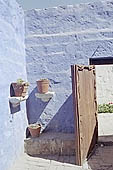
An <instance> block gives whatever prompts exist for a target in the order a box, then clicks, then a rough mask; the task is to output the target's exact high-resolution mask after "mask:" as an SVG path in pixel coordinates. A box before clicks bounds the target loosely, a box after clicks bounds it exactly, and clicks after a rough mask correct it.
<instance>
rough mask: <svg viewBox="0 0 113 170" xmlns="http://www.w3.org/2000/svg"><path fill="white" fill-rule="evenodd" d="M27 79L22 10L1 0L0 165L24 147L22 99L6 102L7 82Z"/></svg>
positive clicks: (8, 162) (8, 163)
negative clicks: (13, 103)
mask: <svg viewBox="0 0 113 170" xmlns="http://www.w3.org/2000/svg"><path fill="white" fill-rule="evenodd" d="M18 78H22V79H26V63H25V45H24V13H23V10H22V9H21V8H20V7H19V5H18V4H17V3H16V2H15V0H0V79H1V80H0V169H1V170H7V169H9V167H10V166H11V164H12V163H13V161H14V160H15V159H16V158H17V157H18V155H19V153H20V152H21V151H22V149H23V141H24V134H25V129H26V123H27V121H26V108H25V106H26V105H25V102H23V103H21V106H20V107H21V108H18V109H17V111H16V110H14V109H13V108H12V107H11V105H9V100H8V97H9V96H10V93H11V91H10V85H11V83H12V82H14V81H16V80H17V79H18Z"/></svg>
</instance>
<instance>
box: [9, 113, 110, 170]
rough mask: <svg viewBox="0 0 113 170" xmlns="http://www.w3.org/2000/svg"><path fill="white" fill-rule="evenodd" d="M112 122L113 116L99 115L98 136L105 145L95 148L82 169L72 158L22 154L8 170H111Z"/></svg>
mask: <svg viewBox="0 0 113 170" xmlns="http://www.w3.org/2000/svg"><path fill="white" fill-rule="evenodd" d="M112 122H113V114H99V136H104V140H106V141H107V143H106V142H105V143H104V142H103V144H99V145H98V146H96V147H95V152H94V153H93V155H92V156H91V157H90V158H89V160H88V161H86V162H85V163H84V164H83V166H82V167H79V166H76V165H75V157H74V156H58V155H56V156H42V157H41V156H40V157H31V156H28V155H27V154H25V153H24V154H22V155H21V156H20V158H19V159H18V160H16V162H15V164H14V165H13V167H12V168H11V169H10V170H113V123H112ZM100 138H101V137H100Z"/></svg>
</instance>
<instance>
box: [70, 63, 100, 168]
mask: <svg viewBox="0 0 113 170" xmlns="http://www.w3.org/2000/svg"><path fill="white" fill-rule="evenodd" d="M71 71H72V90H73V104H74V114H75V133H76V138H75V145H76V146H75V147H76V148H75V149H76V164H77V165H82V164H83V162H84V160H85V159H86V158H88V156H89V154H90V153H91V151H92V150H93V148H94V146H95V144H96V143H97V139H98V121H97V101H96V75H95V66H91V65H90V66H80V65H73V66H71Z"/></svg>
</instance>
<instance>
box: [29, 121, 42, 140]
mask: <svg viewBox="0 0 113 170" xmlns="http://www.w3.org/2000/svg"><path fill="white" fill-rule="evenodd" d="M28 129H29V131H30V134H31V136H32V137H39V135H40V130H41V125H40V124H30V125H29V126H28Z"/></svg>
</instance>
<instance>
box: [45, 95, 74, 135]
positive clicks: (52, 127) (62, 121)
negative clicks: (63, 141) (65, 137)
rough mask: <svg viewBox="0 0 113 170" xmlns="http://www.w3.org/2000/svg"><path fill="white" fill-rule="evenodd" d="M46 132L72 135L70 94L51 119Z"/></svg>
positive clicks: (72, 120)
mask: <svg viewBox="0 0 113 170" xmlns="http://www.w3.org/2000/svg"><path fill="white" fill-rule="evenodd" d="M44 131H45V132H46V131H48V132H49V131H51V132H63V133H74V114H73V97H72V94H71V95H70V96H69V97H68V99H67V100H66V101H65V102H64V104H63V105H62V106H61V107H60V109H59V110H58V112H57V113H56V114H55V116H54V117H53V119H52V120H51V121H50V122H49V124H48V125H47V127H46V129H45V130H44Z"/></svg>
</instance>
